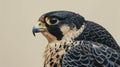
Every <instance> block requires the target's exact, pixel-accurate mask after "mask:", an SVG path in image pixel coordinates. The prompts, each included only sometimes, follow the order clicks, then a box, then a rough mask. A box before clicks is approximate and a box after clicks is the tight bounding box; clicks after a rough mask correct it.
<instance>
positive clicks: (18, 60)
mask: <svg viewBox="0 0 120 67" xmlns="http://www.w3.org/2000/svg"><path fill="white" fill-rule="evenodd" d="M53 10H69V11H73V12H76V13H79V14H81V15H82V16H84V17H85V18H86V19H87V20H91V21H95V22H97V23H99V24H101V25H102V26H104V27H105V28H106V29H107V30H109V32H110V33H111V34H112V35H113V37H114V38H115V39H116V41H117V42H118V43H119V44H120V31H119V29H120V0H99V1H98V0H0V67H42V61H43V51H44V47H45V45H46V44H47V40H46V39H45V38H44V37H43V36H42V35H41V34H38V35H37V37H34V36H33V35H32V31H31V30H32V27H33V25H34V24H36V22H37V20H38V18H39V17H40V16H41V15H42V14H43V13H46V12H49V11H53Z"/></svg>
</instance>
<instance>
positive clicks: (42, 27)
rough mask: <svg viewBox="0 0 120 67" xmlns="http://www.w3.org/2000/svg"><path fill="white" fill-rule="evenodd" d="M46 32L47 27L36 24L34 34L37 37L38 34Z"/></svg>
mask: <svg viewBox="0 0 120 67" xmlns="http://www.w3.org/2000/svg"><path fill="white" fill-rule="evenodd" d="M43 31H45V27H44V26H42V24H36V25H35V26H33V29H32V33H33V35H34V36H35V34H36V33H39V32H43Z"/></svg>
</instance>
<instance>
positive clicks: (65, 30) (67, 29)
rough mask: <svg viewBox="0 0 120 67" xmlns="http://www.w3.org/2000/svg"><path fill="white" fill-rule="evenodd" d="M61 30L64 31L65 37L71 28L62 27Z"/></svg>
mask: <svg viewBox="0 0 120 67" xmlns="http://www.w3.org/2000/svg"><path fill="white" fill-rule="evenodd" d="M60 30H61V31H62V33H63V35H65V34H66V33H67V32H68V31H70V27H69V26H68V25H62V26H61V28H60Z"/></svg>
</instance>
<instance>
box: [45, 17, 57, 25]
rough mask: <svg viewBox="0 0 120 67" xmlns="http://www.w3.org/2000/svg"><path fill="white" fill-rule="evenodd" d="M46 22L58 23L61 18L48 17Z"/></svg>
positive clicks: (50, 23)
mask: <svg viewBox="0 0 120 67" xmlns="http://www.w3.org/2000/svg"><path fill="white" fill-rule="evenodd" d="M45 20H46V23H47V24H49V25H55V24H58V22H59V20H58V19H57V18H54V17H52V18H49V17H47V18H46V19H45Z"/></svg>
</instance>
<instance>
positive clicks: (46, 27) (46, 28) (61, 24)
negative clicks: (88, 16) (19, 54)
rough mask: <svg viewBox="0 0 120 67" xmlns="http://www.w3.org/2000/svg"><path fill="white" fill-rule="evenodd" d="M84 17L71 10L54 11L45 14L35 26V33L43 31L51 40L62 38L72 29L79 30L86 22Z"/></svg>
mask: <svg viewBox="0 0 120 67" xmlns="http://www.w3.org/2000/svg"><path fill="white" fill-rule="evenodd" d="M84 21H85V20H84V17H82V16H80V15H79V14H76V13H74V12H70V11H52V12H48V13H46V14H43V15H42V16H41V17H40V18H39V20H38V23H37V24H36V25H35V26H33V30H32V32H33V35H34V36H35V34H36V33H40V32H41V33H42V34H43V35H44V36H45V37H46V38H47V40H48V41H49V42H52V41H54V40H62V38H63V37H64V36H66V35H68V34H69V33H70V31H72V30H78V29H80V28H81V26H82V25H83V23H84Z"/></svg>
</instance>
